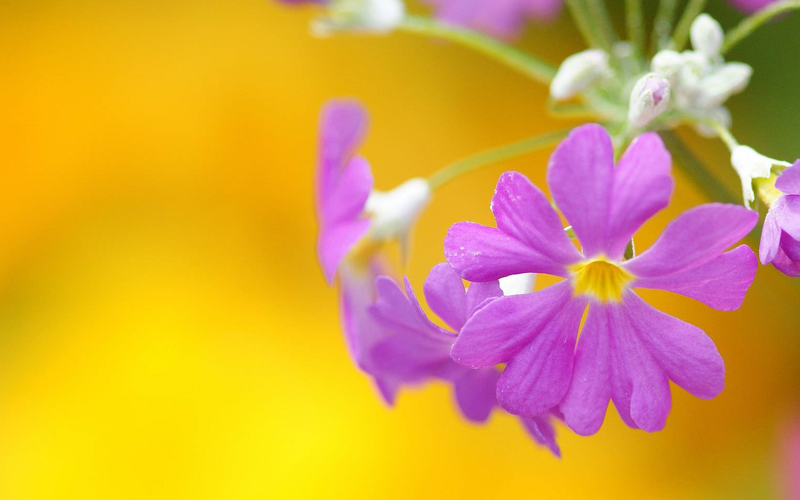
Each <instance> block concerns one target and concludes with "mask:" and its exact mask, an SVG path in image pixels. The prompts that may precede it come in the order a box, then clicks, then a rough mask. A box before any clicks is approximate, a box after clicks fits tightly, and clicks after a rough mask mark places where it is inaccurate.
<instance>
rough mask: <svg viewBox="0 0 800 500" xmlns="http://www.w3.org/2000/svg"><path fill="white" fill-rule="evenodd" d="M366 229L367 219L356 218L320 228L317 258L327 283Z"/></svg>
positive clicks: (331, 280)
mask: <svg viewBox="0 0 800 500" xmlns="http://www.w3.org/2000/svg"><path fill="white" fill-rule="evenodd" d="M367 231H369V220H368V219H356V220H352V221H349V222H342V223H339V224H336V225H333V226H330V227H324V228H322V229H321V231H320V233H319V235H318V236H317V259H319V265H320V267H321V268H322V274H323V275H324V276H325V280H326V281H327V282H328V284H329V285H330V284H332V283H333V279H334V277H336V270H337V269H338V268H339V265H340V264H341V263H342V260H343V259H344V257H345V256H346V255H347V254H348V253H349V252H350V250H351V249H352V248H353V246H354V245H355V244H356V243H358V240H360V239H361V238H363V237H364V235H365V234H367Z"/></svg>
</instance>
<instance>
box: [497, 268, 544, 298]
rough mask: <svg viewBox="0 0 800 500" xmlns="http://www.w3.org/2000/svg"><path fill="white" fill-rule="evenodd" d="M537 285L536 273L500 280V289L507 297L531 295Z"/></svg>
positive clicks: (514, 275)
mask: <svg viewBox="0 0 800 500" xmlns="http://www.w3.org/2000/svg"><path fill="white" fill-rule="evenodd" d="M535 284H536V274H534V273H524V274H512V275H511V276H506V277H505V278H500V289H501V290H502V291H503V295H505V296H506V297H507V296H509V295H522V294H524V293H531V292H533V286H534V285H535Z"/></svg>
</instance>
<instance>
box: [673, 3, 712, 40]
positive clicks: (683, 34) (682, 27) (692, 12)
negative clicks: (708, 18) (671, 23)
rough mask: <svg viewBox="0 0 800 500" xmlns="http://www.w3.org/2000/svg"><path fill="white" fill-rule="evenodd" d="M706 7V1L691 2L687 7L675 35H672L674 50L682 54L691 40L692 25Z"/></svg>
mask: <svg viewBox="0 0 800 500" xmlns="http://www.w3.org/2000/svg"><path fill="white" fill-rule="evenodd" d="M705 6H706V0H689V3H688V4H687V5H686V10H684V11H683V15H682V16H681V20H680V21H678V26H677V27H676V28H675V33H673V34H672V48H673V49H675V50H677V51H678V52H680V51H681V50H683V47H684V46H685V45H686V41H687V40H689V30H690V29H691V28H692V23H693V22H694V20H695V18H696V17H697V16H699V15H700V13H701V12H703V8H704V7H705Z"/></svg>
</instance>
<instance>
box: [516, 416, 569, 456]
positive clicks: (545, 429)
mask: <svg viewBox="0 0 800 500" xmlns="http://www.w3.org/2000/svg"><path fill="white" fill-rule="evenodd" d="M519 420H520V422H522V426H523V427H525V430H526V431H527V432H528V435H529V436H530V437H532V438H533V440H534V441H536V442H537V443H538V444H540V445H542V446H546V447H547V449H549V450H550V452H551V453H552V454H553V455H555V456H556V457H558V458H561V448H559V446H558V443H557V442H556V430H555V427H553V421H552V417H551V416H550V415H545V416H542V417H520V418H519Z"/></svg>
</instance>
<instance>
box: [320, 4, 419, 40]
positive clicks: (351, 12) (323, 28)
mask: <svg viewBox="0 0 800 500" xmlns="http://www.w3.org/2000/svg"><path fill="white" fill-rule="evenodd" d="M405 15H406V7H405V4H404V3H403V1H402V0H333V1H332V2H331V3H330V4H328V5H327V7H326V13H325V14H324V15H323V17H321V18H319V19H317V20H315V21H314V23H313V24H312V25H311V31H312V32H313V33H314V34H315V35H318V36H327V35H330V34H331V33H333V32H336V31H352V32H369V33H386V32H389V31H392V30H393V29H395V28H396V27H397V26H399V25H400V23H402V22H403V19H404V18H405Z"/></svg>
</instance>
